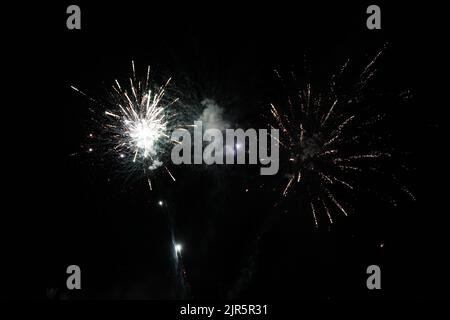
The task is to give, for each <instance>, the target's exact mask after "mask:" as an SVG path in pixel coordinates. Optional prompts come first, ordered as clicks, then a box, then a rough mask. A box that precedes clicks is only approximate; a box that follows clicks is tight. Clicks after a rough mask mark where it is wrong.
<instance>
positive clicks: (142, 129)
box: [128, 119, 164, 158]
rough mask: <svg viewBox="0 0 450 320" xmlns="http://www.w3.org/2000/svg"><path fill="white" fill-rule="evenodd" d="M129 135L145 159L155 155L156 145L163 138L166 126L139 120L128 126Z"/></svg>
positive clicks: (156, 122)
mask: <svg viewBox="0 0 450 320" xmlns="http://www.w3.org/2000/svg"><path fill="white" fill-rule="evenodd" d="M128 128H129V135H130V138H131V140H132V142H133V145H134V146H135V147H136V148H137V150H136V152H138V151H139V150H141V151H142V153H143V157H144V158H146V157H147V156H148V155H149V154H152V153H155V150H154V149H155V143H156V142H157V140H158V139H159V138H160V137H161V134H162V131H163V129H164V126H163V125H162V124H161V123H159V122H158V121H151V120H148V119H139V120H137V121H136V122H130V123H129V124H128Z"/></svg>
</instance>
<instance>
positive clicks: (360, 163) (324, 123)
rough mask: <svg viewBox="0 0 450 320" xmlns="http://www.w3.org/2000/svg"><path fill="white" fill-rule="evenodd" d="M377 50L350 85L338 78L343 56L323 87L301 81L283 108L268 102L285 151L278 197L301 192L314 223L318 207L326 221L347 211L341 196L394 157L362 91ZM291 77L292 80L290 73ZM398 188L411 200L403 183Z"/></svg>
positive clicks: (355, 189) (378, 117)
mask: <svg viewBox="0 0 450 320" xmlns="http://www.w3.org/2000/svg"><path fill="white" fill-rule="evenodd" d="M383 49H384V48H383ZM382 52H383V50H380V52H378V54H377V55H376V56H375V57H374V59H373V60H371V61H370V63H369V64H368V65H367V66H366V67H365V68H364V69H363V71H362V73H359V74H358V77H357V80H353V81H352V84H351V85H350V86H348V85H347V86H345V85H344V84H342V83H340V81H341V82H344V81H343V80H342V78H343V77H344V74H345V73H346V70H347V69H348V67H349V64H350V63H349V62H350V61H349V60H347V62H346V63H345V64H344V65H343V66H342V68H341V69H340V70H339V72H338V73H336V74H334V75H333V76H332V77H331V84H328V85H327V86H326V88H325V89H320V88H319V86H317V87H314V86H313V85H312V83H311V81H306V85H303V89H301V90H298V89H294V92H295V93H294V94H292V95H291V94H289V96H288V98H287V103H286V104H285V106H284V108H281V107H279V106H277V105H275V104H271V105H270V116H269V117H268V118H269V119H268V120H269V125H270V126H271V127H272V128H277V129H279V130H280V138H279V144H280V146H281V150H282V152H283V155H284V162H283V160H281V161H282V162H281V163H282V164H283V165H282V166H281V167H282V170H283V173H284V178H285V179H286V181H285V182H284V183H283V184H282V185H281V188H280V193H281V196H282V199H283V198H285V197H289V196H291V195H292V194H296V195H297V196H298V197H300V198H301V199H302V202H303V203H304V204H305V206H306V208H308V210H309V211H310V212H311V214H312V217H313V219H314V224H315V226H316V227H318V225H319V221H320V214H322V213H323V214H324V217H325V216H326V219H327V220H328V221H329V223H330V224H332V223H333V219H334V215H335V214H342V215H344V216H347V215H348V214H349V208H350V207H351V206H350V205H347V204H346V203H345V201H343V200H342V199H343V198H346V199H349V198H351V195H354V194H356V193H357V192H358V191H360V190H363V189H365V190H369V188H371V187H367V186H366V185H367V183H366V182H367V181H366V178H367V175H369V174H372V173H375V174H383V173H385V172H384V170H383V166H384V164H385V163H386V162H387V160H389V159H392V157H393V152H392V148H390V147H389V145H388V141H387V140H388V138H387V136H385V135H383V134H378V133H377V130H376V128H375V124H379V123H380V121H381V120H383V114H382V113H378V112H377V110H373V109H374V108H373V107H372V104H371V103H370V101H369V100H370V98H369V97H368V96H369V95H368V94H367V87H368V82H369V80H370V79H371V78H372V77H373V76H374V74H375V72H376V68H375V65H376V61H377V59H378V58H379V57H380V55H381V53H382ZM276 75H277V77H278V78H279V79H280V81H281V82H282V83H283V84H284V87H285V88H286V81H285V78H284V77H282V76H281V75H280V73H279V72H277V71H276ZM291 77H292V81H296V80H297V79H296V76H295V74H294V73H291ZM296 88H298V87H296ZM391 178H394V180H395V176H393V175H391ZM395 182H396V183H398V181H395ZM401 190H403V191H404V192H405V193H406V194H408V195H409V197H410V198H412V199H413V200H414V196H413V195H412V193H411V192H410V191H409V189H408V188H407V187H405V186H401Z"/></svg>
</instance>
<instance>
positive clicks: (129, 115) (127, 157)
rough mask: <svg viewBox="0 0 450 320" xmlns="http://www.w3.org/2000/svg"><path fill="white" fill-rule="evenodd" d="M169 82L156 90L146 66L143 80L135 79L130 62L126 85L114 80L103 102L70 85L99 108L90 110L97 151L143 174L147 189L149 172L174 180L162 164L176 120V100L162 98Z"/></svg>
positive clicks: (164, 161) (128, 168)
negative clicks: (94, 124)
mask: <svg viewBox="0 0 450 320" xmlns="http://www.w3.org/2000/svg"><path fill="white" fill-rule="evenodd" d="M169 82H170V78H169V80H167V81H166V82H165V84H164V85H162V86H159V87H158V86H156V85H154V84H153V83H151V81H150V67H148V68H147V76H146V78H145V80H138V79H137V78H136V72H135V65H134V62H133V61H132V77H130V78H129V79H128V81H127V82H126V84H123V83H122V84H121V83H120V82H119V81H118V80H117V79H116V80H115V81H114V84H113V85H112V86H111V89H109V90H107V94H108V99H106V101H105V102H100V101H99V100H97V99H94V98H92V97H89V96H88V95H86V94H85V93H83V92H82V91H81V90H79V89H78V88H76V87H73V86H72V89H74V90H75V91H77V92H79V93H81V94H82V95H84V96H86V97H88V99H89V100H91V101H92V102H94V103H95V104H97V105H98V106H99V107H100V108H98V107H97V108H93V109H91V111H93V113H94V115H95V116H94V117H93V118H94V119H96V122H97V124H98V128H97V129H99V132H100V133H99V134H98V138H99V141H100V143H99V146H100V148H103V149H104V150H105V151H106V153H107V154H110V155H113V157H114V158H116V159H119V160H120V161H121V163H122V164H124V165H125V167H126V168H127V171H129V172H133V171H139V172H143V173H144V175H145V176H146V177H147V179H148V184H149V187H150V189H152V183H151V179H150V176H151V173H152V172H154V171H155V170H157V169H159V168H161V167H162V168H164V169H165V171H166V172H167V174H168V175H169V176H170V177H171V178H172V180H174V181H175V178H174V176H173V174H172V173H171V172H170V171H169V169H168V168H167V165H166V164H165V163H166V161H167V160H166V158H167V150H168V149H169V146H170V144H171V143H170V132H171V130H172V128H173V126H174V125H175V121H174V119H175V117H176V113H175V112H173V111H171V106H173V105H174V104H175V103H176V102H177V101H178V98H175V99H170V98H168V97H167V96H166V89H167V86H168V84H169ZM89 136H90V138H93V137H94V136H96V135H94V134H92V133H91V134H89ZM93 151H94V149H93V148H92V147H90V148H88V152H93Z"/></svg>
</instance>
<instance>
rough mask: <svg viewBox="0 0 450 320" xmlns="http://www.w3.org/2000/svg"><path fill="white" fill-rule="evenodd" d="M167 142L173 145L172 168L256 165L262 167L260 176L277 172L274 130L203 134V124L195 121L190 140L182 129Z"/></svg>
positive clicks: (238, 130)
mask: <svg viewBox="0 0 450 320" xmlns="http://www.w3.org/2000/svg"><path fill="white" fill-rule="evenodd" d="M171 139H172V141H173V142H175V145H174V147H173V149H172V152H171V159H172V162H173V164H175V165H179V164H203V163H204V164H208V165H210V164H258V163H259V164H261V165H262V167H261V169H260V174H261V175H274V174H276V173H277V172H278V168H279V131H278V129H271V130H270V133H269V132H268V130H267V129H258V130H256V129H247V130H245V131H244V130H243V129H225V130H219V129H214V128H209V129H206V130H203V123H202V122H201V121H195V122H194V136H193V137H192V136H191V132H190V131H188V130H186V129H176V130H174V131H173V132H172V136H171ZM205 144H206V145H205ZM269 144H270V146H269ZM192 148H193V150H192ZM192 158H193V159H192Z"/></svg>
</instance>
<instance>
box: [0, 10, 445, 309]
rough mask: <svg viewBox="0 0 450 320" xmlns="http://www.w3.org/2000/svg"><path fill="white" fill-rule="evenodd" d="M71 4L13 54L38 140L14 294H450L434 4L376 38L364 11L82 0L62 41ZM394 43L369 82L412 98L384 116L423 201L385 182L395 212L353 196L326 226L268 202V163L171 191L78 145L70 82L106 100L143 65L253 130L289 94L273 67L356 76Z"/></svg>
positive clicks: (386, 16)
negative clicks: (346, 211)
mask: <svg viewBox="0 0 450 320" xmlns="http://www.w3.org/2000/svg"><path fill="white" fill-rule="evenodd" d="M69 4H72V3H58V4H53V5H51V8H50V5H46V11H45V12H46V14H45V18H40V19H41V21H42V27H41V28H34V30H28V29H33V28H28V29H26V28H24V30H23V36H21V37H20V39H19V38H14V39H12V40H13V43H14V45H13V47H14V48H17V49H18V50H17V51H18V54H17V56H16V58H18V59H19V60H20V71H18V72H17V73H18V74H16V77H17V78H18V80H20V81H21V84H20V87H21V89H19V91H20V92H21V93H20V92H19V93H18V94H21V95H15V97H16V98H15V99H16V102H17V103H19V104H22V103H23V102H24V101H25V102H26V103H25V104H24V105H23V106H22V107H21V110H22V111H23V114H22V116H23V115H26V117H25V118H26V119H25V121H26V122H27V123H28V122H30V126H29V128H30V129H32V132H30V133H29V134H27V137H28V138H29V139H31V140H32V141H33V142H32V143H31V146H30V147H27V148H28V151H27V153H28V156H27V157H21V160H20V163H21V164H22V161H23V166H22V165H21V167H22V168H21V169H18V170H17V171H18V172H20V174H19V175H18V176H17V177H16V178H15V180H16V181H15V184H14V186H15V187H14V188H13V189H14V190H17V191H19V194H20V197H19V198H18V199H17V200H15V205H14V206H13V208H16V209H14V210H7V211H8V213H7V214H6V213H5V217H4V218H3V219H4V221H5V223H4V225H5V226H6V228H7V229H9V230H10V231H9V232H6V233H5V236H6V239H7V240H6V241H5V242H4V243H7V244H8V245H7V246H8V252H11V259H5V263H4V266H6V267H7V270H8V271H7V273H6V274H7V275H8V276H7V284H8V287H9V286H10V289H8V290H5V292H3V294H4V296H6V297H16V298H33V299H49V298H53V299H69V300H72V299H184V298H189V299H190V298H193V299H199V300H203V299H206V300H223V299H242V298H250V299H303V298H308V299H309V298H322V299H339V298H363V299H378V298H424V297H442V296H447V297H448V290H447V289H446V286H445V284H444V282H445V281H448V280H446V278H448V277H446V274H447V270H448V267H449V264H448V262H447V261H446V260H447V259H446V258H447V256H448V247H447V240H448V231H447V229H448V224H447V222H448V216H447V211H448V209H446V207H445V206H444V207H442V205H443V204H444V203H445V202H446V201H445V200H446V199H445V197H446V191H447V187H446V186H445V180H446V178H445V176H446V174H447V172H446V169H445V168H446V167H447V166H448V165H447V163H446V160H445V157H444V156H443V148H446V146H447V145H448V143H447V142H446V140H445V138H444V134H443V124H442V122H443V121H444V120H443V115H444V114H445V110H444V109H445V107H446V105H445V104H443V103H441V102H439V98H438V97H437V94H436V92H438V91H440V90H441V89H440V88H439V87H440V86H442V84H439V83H438V78H437V77H436V76H434V75H433V76H432V75H431V73H432V72H440V71H439V68H438V62H437V59H438V56H439V54H440V53H439V50H437V46H435V44H436V43H440V42H442V41H443V38H442V37H441V35H440V31H439V29H438V28H432V25H431V24H430V23H425V21H433V20H434V19H433V17H432V14H431V11H432V10H425V9H424V8H420V7H410V6H400V5H399V6H398V7H394V6H392V5H387V4H383V5H381V4H380V7H381V10H382V29H381V30H373V31H372V30H368V29H367V28H366V18H367V14H366V13H365V10H366V8H367V4H359V5H356V4H354V5H349V4H348V5H337V4H334V5H331V4H326V3H322V4H317V5H312V4H311V3H310V2H305V1H301V2H299V3H296V4H293V3H290V2H287V1H286V2H284V1H283V2H279V1H278V2H273V3H268V4H264V5H263V4H260V3H255V4H252V5H250V4H249V5H245V6H244V5H243V4H242V3H241V2H234V1H233V2H231V1H219V2H208V3H204V4H200V3H195V4H194V3H189V4H186V3H185V4H177V3H167V2H164V4H155V2H154V1H151V2H150V1H136V2H134V3H131V2H123V3H122V4H111V3H108V4H106V3H105V4H103V5H100V4H98V5H93V4H91V3H87V2H81V3H79V5H80V7H81V12H82V29H81V30H73V31H69V30H67V28H66V25H65V20H66V17H67V15H66V14H65V9H66V7H67V6H68V5H69ZM370 4H371V3H370ZM40 9H41V10H42V9H43V8H40ZM428 9H430V8H428ZM421 15H425V16H426V18H427V19H425V18H424V19H421V18H420V17H421ZM37 16H39V15H37ZM420 22H422V23H420ZM27 30H28V31H27ZM31 42H33V43H34V42H35V44H34V45H32V46H26V45H25V44H26V43H31ZM385 45H386V50H385V52H384V53H383V55H382V57H381V58H380V61H379V62H378V72H377V75H376V77H375V79H374V81H373V82H372V83H371V87H373V88H374V90H376V91H377V92H380V93H381V94H385V95H387V96H394V95H395V94H396V93H400V92H402V91H404V90H409V91H410V92H411V98H410V99H408V101H406V102H400V101H399V100H395V99H390V100H389V99H386V100H381V103H380V102H377V101H374V107H376V108H381V109H382V111H383V112H384V113H386V114H387V115H388V116H387V122H386V123H385V125H384V126H385V127H383V129H384V131H383V132H386V134H387V133H388V134H389V138H388V140H389V143H390V145H391V146H394V147H395V149H396V150H398V151H401V152H402V154H407V156H405V157H404V158H402V159H401V160H402V161H404V163H405V165H407V166H408V167H409V168H410V169H411V170H410V171H409V174H408V175H405V176H404V183H405V184H407V185H408V186H409V187H410V189H411V191H412V192H413V193H414V196H415V198H416V199H417V200H416V201H411V200H410V199H408V198H407V197H404V196H403V197H402V196H399V197H397V195H398V192H397V190H395V186H392V185H382V184H381V182H380V185H379V186H378V188H379V189H381V190H382V191H384V192H385V193H386V194H388V195H389V194H390V195H392V196H393V197H396V200H397V205H396V206H392V205H391V204H390V203H389V202H386V201H384V200H382V199H377V198H376V197H374V195H373V194H370V193H363V194H359V195H357V196H355V197H354V198H352V200H351V204H352V210H351V214H350V215H349V216H348V217H340V218H337V219H336V221H335V223H334V224H333V225H332V226H329V225H328V224H327V223H325V222H326V221H324V223H321V224H319V228H318V229H316V228H315V226H314V221H313V219H312V216H311V213H310V212H309V211H307V210H304V208H303V207H302V206H301V205H299V204H298V201H296V200H295V199H290V200H288V201H284V202H283V203H282V204H280V205H278V206H274V204H275V203H277V202H278V201H279V200H280V198H281V195H280V192H275V191H273V186H277V187H279V186H280V185H282V183H281V180H280V179H279V177H278V176H274V177H270V176H260V175H259V165H257V166H255V165H239V166H238V165H234V166H226V165H222V166H221V165H212V166H205V165H190V166H189V165H181V166H174V165H171V166H170V168H171V170H172V172H173V173H174V176H175V177H176V182H173V181H172V180H171V179H170V178H168V177H167V175H164V174H159V175H158V176H157V177H156V178H155V179H154V181H153V182H154V190H153V191H150V190H149V188H148V185H147V181H146V179H143V178H142V177H139V176H137V177H136V176H130V175H127V174H124V173H122V172H119V171H118V170H117V169H116V167H115V166H114V165H113V164H112V163H109V162H108V161H104V159H103V158H102V156H101V155H99V154H96V153H95V152H93V153H86V152H85V151H86V148H88V147H89V146H90V144H89V143H90V142H89V139H88V134H89V133H90V132H91V129H92V121H91V114H90V112H89V110H88V109H89V106H90V104H89V101H88V99H86V98H85V97H83V96H82V95H79V94H77V93H76V92H74V90H72V89H71V88H70V86H71V85H76V86H77V87H79V88H82V89H83V91H84V92H87V93H88V94H89V95H90V96H93V97H99V96H100V97H101V96H102V95H104V88H105V87H108V86H110V85H111V83H112V82H113V81H114V79H116V78H126V77H128V76H129V74H130V68H131V61H132V60H134V61H135V63H136V72H137V73H140V74H144V73H145V70H146V67H147V65H150V66H151V68H152V71H153V72H154V73H153V75H154V77H155V79H156V80H161V79H167V78H168V77H169V76H170V77H172V82H173V84H174V85H175V86H177V87H178V88H180V90H181V89H182V90H183V91H189V90H192V92H189V93H188V94H189V95H191V96H193V97H196V98H202V99H205V98H209V99H213V100H214V101H215V102H216V103H217V104H218V105H220V106H221V107H222V108H223V110H224V118H226V119H227V121H229V122H230V123H232V124H233V126H236V127H241V128H260V127H262V126H264V119H262V117H261V114H262V113H263V110H265V111H268V106H269V104H270V103H271V102H278V101H282V99H283V93H282V92H281V91H280V90H279V88H280V86H279V83H278V82H277V79H276V77H275V76H274V72H273V71H274V69H277V70H284V71H285V72H289V71H295V72H296V73H297V74H300V75H301V74H302V72H304V68H305V66H307V67H308V68H310V69H311V74H313V77H314V79H315V81H317V82H318V83H320V84H323V83H321V81H322V82H323V81H326V80H327V79H328V77H329V76H330V75H331V74H332V73H333V72H335V71H336V69H337V68H338V67H339V66H340V65H341V64H342V63H343V62H345V61H346V59H347V58H350V59H351V61H352V62H354V63H355V65H360V66H363V65H365V64H367V63H368V62H369V61H370V59H371V57H373V56H374V55H375V54H376V53H377V52H378V50H380V49H381V48H382V47H383V46H385ZM356 69H357V68H355V69H352V70H351V71H350V72H358V70H356ZM22 70H23V71H22ZM442 72H443V71H442ZM187 83H189V84H195V85H194V86H192V85H190V86H188V85H186V84H187ZM28 86H30V87H31V88H30V89H27V87H28ZM27 94H30V95H32V96H33V97H34V98H33V100H30V99H29V98H28V97H26V95H27ZM386 101H387V102H386ZM16 147H17V146H16ZM18 148H19V149H20V146H18ZM73 153H77V155H76V156H70V155H71V154H73ZM13 154H14V153H13V152H11V155H13ZM396 160H397V159H396ZM444 163H445V166H444ZM16 164H17V163H16ZM394 170H395V169H394ZM363 180H364V177H363ZM159 201H163V205H162V206H161V205H159V204H158V202H159ZM30 205H31V207H30ZM170 219H173V221H172V222H173V223H172V222H171V221H169V220H170ZM9 225H11V226H14V228H9V227H8V226H9ZM171 226H173V229H172V227H171ZM16 227H17V229H16ZM15 230H17V231H15ZM172 231H173V232H174V234H175V238H176V242H177V243H181V244H182V245H183V250H182V265H183V267H184V270H185V271H186V277H185V285H184V286H183V285H182V284H180V281H181V280H182V279H181V278H180V274H179V273H178V274H177V271H176V270H174V268H175V267H174V260H173V243H172V241H171V232H172ZM71 264H76V265H79V266H80V267H81V270H82V290H80V291H76V290H74V291H69V290H67V289H65V280H66V277H67V275H66V268H67V266H68V265H71ZM371 264H376V265H379V266H380V267H381V270H382V280H381V281H382V290H373V291H371V290H368V289H367V287H366V279H367V275H366V268H367V266H369V265H371ZM32 266H33V267H32ZM180 279H181V280H180ZM51 288H53V289H52V290H53V291H54V292H56V294H55V295H54V296H53V295H52V296H50V295H49V289H51ZM55 289H56V290H55Z"/></svg>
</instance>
